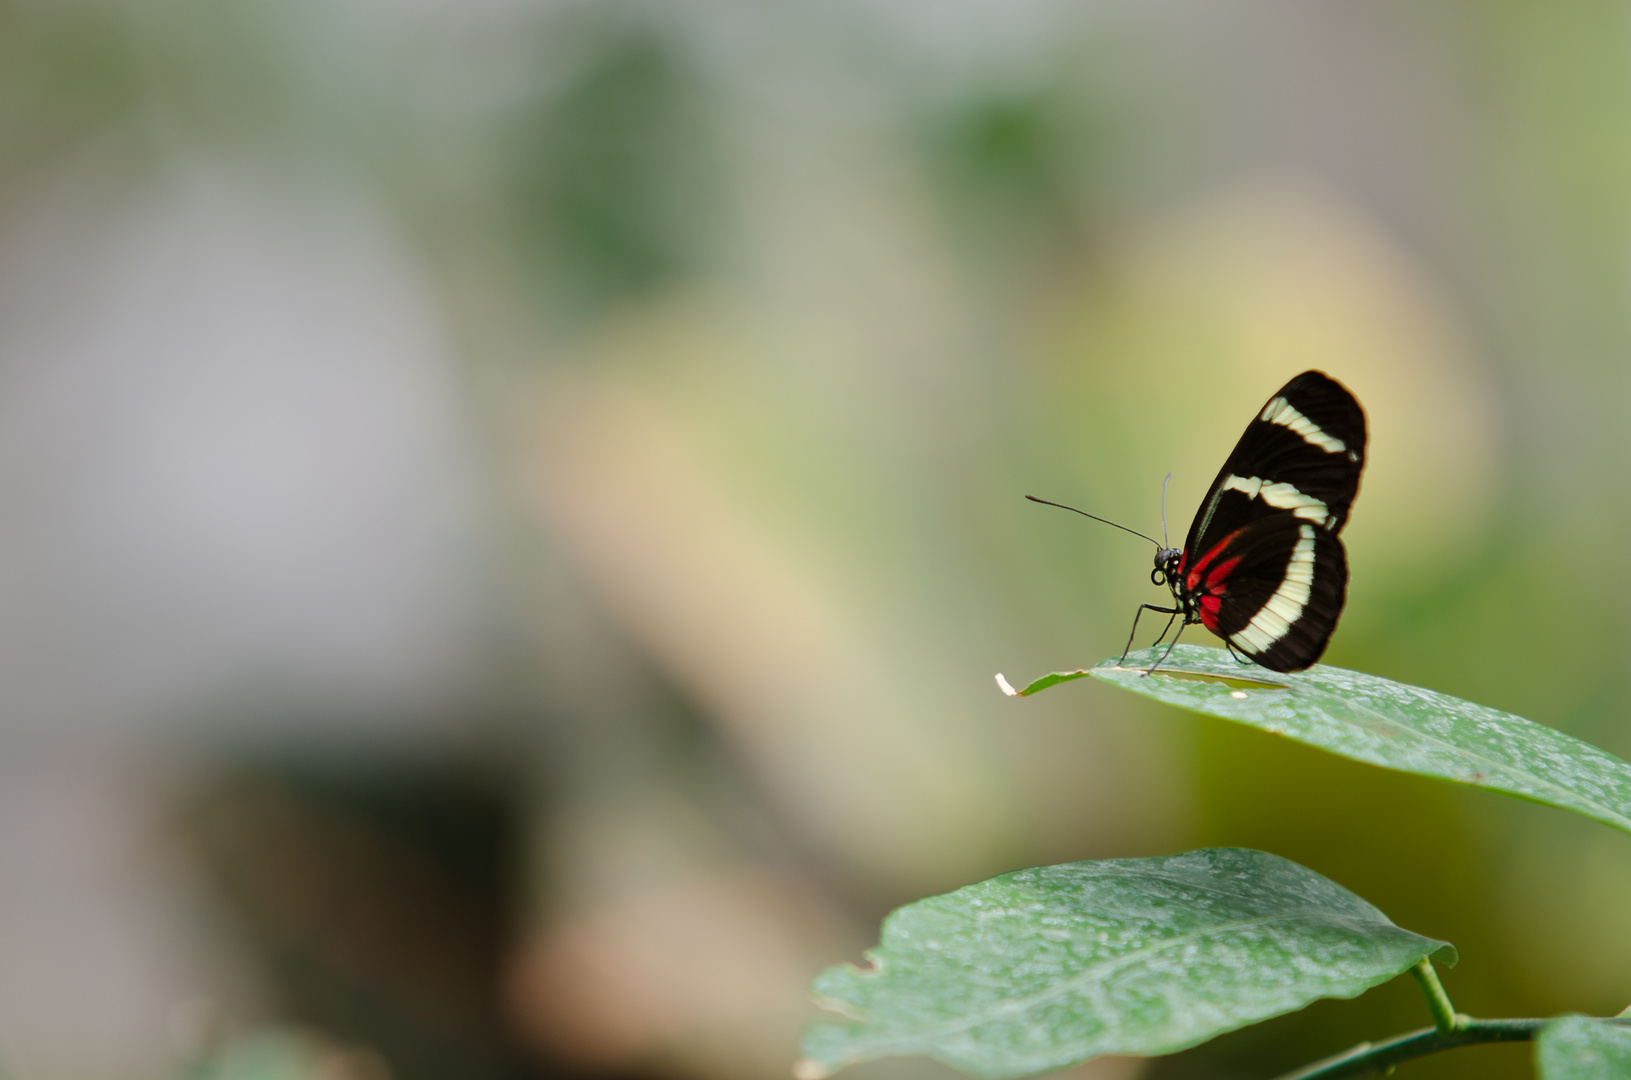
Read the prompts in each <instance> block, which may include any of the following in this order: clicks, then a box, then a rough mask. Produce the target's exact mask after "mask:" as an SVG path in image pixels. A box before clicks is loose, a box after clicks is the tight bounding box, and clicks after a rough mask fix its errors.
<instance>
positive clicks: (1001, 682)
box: [997, 671, 1020, 697]
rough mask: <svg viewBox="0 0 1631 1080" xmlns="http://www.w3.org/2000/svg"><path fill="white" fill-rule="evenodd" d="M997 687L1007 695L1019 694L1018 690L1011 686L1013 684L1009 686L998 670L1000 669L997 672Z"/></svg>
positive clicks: (1016, 695)
mask: <svg viewBox="0 0 1631 1080" xmlns="http://www.w3.org/2000/svg"><path fill="white" fill-rule="evenodd" d="M997 689H999V690H1001V691H1002V692H1003V693H1005V694H1007V695H1008V696H1009V697H1019V696H1020V695H1019V691H1018V690H1015V689H1014V688H1013V686H1011V685H1010V684H1009V682H1008V680H1007V679H1005V678H1003V676H1002V672H1000V671H999V672H997Z"/></svg>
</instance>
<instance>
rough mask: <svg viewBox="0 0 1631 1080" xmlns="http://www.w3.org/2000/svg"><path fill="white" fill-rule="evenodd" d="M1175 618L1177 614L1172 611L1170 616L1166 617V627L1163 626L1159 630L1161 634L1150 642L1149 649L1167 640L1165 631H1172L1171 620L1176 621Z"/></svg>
mask: <svg viewBox="0 0 1631 1080" xmlns="http://www.w3.org/2000/svg"><path fill="white" fill-rule="evenodd" d="M1177 617H1178V612H1176V611H1174V612H1173V613H1172V614H1171V615H1168V616H1167V625H1165V626H1163V627H1162V628H1161V632H1160V633H1159V634H1157V635H1155V640H1154V641H1152V642H1150V648H1152V649H1153V648H1155V647H1156V646H1157V645H1159V644H1161V643H1162V642H1163V641H1165V640H1167V631H1168V630H1171V629H1172V620H1174V619H1176V618H1177Z"/></svg>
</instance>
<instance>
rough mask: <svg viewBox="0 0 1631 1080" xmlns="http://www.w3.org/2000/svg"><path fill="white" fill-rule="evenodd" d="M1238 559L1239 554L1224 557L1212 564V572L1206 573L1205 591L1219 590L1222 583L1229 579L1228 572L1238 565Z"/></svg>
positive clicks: (1239, 557)
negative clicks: (1228, 557) (1221, 560)
mask: <svg viewBox="0 0 1631 1080" xmlns="http://www.w3.org/2000/svg"><path fill="white" fill-rule="evenodd" d="M1240 559H1241V556H1239V555H1236V556H1235V557H1234V558H1232V559H1225V560H1224V561H1223V562H1220V563H1218V564H1217V565H1216V566H1214V567H1213V568H1212V572H1211V573H1209V574H1207V575H1206V591H1207V592H1219V591H1221V589H1222V586H1223V583H1224V582H1225V581H1227V580H1228V579H1229V574H1230V572H1231V571H1233V570H1234V568H1235V567H1237V566H1239V565H1240Z"/></svg>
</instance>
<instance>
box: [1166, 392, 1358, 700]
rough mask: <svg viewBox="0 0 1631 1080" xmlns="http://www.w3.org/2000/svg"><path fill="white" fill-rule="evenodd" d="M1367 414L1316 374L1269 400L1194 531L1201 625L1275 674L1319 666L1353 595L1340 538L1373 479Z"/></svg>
mask: <svg viewBox="0 0 1631 1080" xmlns="http://www.w3.org/2000/svg"><path fill="white" fill-rule="evenodd" d="M1365 442H1366V430H1365V412H1364V410H1363V409H1361V408H1360V407H1359V402H1358V401H1356V400H1355V399H1354V396H1353V395H1352V394H1350V393H1349V392H1348V391H1347V389H1346V388H1344V387H1343V386H1342V384H1341V383H1339V382H1337V381H1336V380H1335V379H1332V378H1331V377H1330V376H1328V375H1325V374H1324V373H1323V372H1319V371H1305V372H1303V373H1302V374H1301V375H1298V376H1297V377H1296V378H1295V379H1292V380H1291V381H1290V382H1288V383H1286V384H1285V386H1283V387H1281V388H1280V390H1279V391H1278V392H1276V393H1275V394H1274V396H1273V397H1271V398H1269V400H1268V402H1267V403H1265V404H1264V406H1263V408H1262V409H1260V410H1258V414H1257V416H1255V417H1254V418H1253V419H1252V422H1251V423H1250V424H1248V425H1247V426H1246V431H1245V433H1244V434H1243V435H1241V437H1240V441H1239V442H1238V443H1236V444H1235V448H1234V451H1233V452H1232V453H1230V455H1229V457H1228V459H1227V460H1226V461H1225V462H1224V463H1223V468H1222V469H1220V470H1218V475H1217V479H1216V480H1214V481H1213V482H1212V487H1211V489H1210V490H1208V491H1207V494H1206V499H1205V500H1204V501H1203V502H1202V503H1201V509H1200V512H1199V513H1197V514H1196V515H1195V520H1194V521H1193V522H1192V523H1191V524H1190V526H1189V536H1188V538H1187V539H1186V540H1185V542H1184V555H1183V561H1182V563H1181V564H1180V568H1179V577H1180V581H1179V587H1180V589H1181V591H1183V592H1185V593H1188V594H1190V595H1191V596H1192V597H1193V598H1194V599H1195V600H1196V601H1197V602H1198V604H1199V613H1200V618H1201V622H1202V623H1203V624H1204V625H1205V626H1206V628H1207V629H1209V630H1211V631H1212V632H1213V633H1215V634H1217V635H1218V636H1219V637H1222V638H1224V639H1225V640H1227V641H1228V642H1229V643H1230V644H1231V645H1233V646H1234V647H1235V648H1236V649H1237V650H1239V651H1240V652H1242V653H1244V654H1245V655H1246V656H1248V657H1250V658H1251V659H1252V660H1254V661H1256V662H1257V663H1259V664H1262V665H1263V666H1264V667H1266V668H1270V669H1272V670H1275V671H1297V670H1300V669H1302V668H1305V667H1308V666H1309V665H1310V664H1312V663H1314V661H1316V660H1318V659H1319V657H1320V654H1321V653H1323V652H1324V651H1325V644H1326V642H1327V641H1329V640H1330V638H1331V632H1332V631H1333V630H1335V629H1336V623H1337V617H1338V616H1339V615H1340V614H1341V613H1342V604H1343V601H1344V599H1346V596H1347V591H1348V559H1347V554H1346V552H1344V551H1343V549H1342V542H1341V541H1340V540H1338V539H1337V534H1338V533H1339V532H1341V531H1342V527H1343V526H1344V525H1346V524H1347V523H1348V512H1349V510H1350V509H1351V508H1352V507H1353V501H1354V496H1355V495H1357V494H1358V492H1359V474H1360V472H1361V471H1362V470H1363V469H1364V467H1365Z"/></svg>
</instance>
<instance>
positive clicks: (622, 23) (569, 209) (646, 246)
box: [514, 4, 720, 320]
mask: <svg viewBox="0 0 1631 1080" xmlns="http://www.w3.org/2000/svg"><path fill="white" fill-rule="evenodd" d="M559 23H560V25H557V26H552V27H551V33H550V35H549V36H548V38H547V40H548V42H549V46H548V47H547V48H546V49H545V50H544V51H543V55H542V56H541V57H540V60H539V63H540V64H541V65H542V66H543V67H544V68H545V70H546V71H548V72H549V73H550V74H551V75H554V74H555V71H556V70H564V72H565V75H564V77H558V81H557V79H550V80H548V83H549V85H550V87H551V88H550V89H549V90H547V91H546V92H545V93H544V94H543V95H542V97H541V100H539V101H538V102H537V103H536V104H535V105H534V106H533V108H532V110H531V111H530V114H529V115H527V116H526V117H525V118H524V119H523V121H522V122H521V123H520V124H519V125H518V126H517V130H516V132H515V135H514V138H515V139H516V142H517V144H518V146H519V155H518V158H517V168H516V185H517V214H518V219H519V221H518V224H519V226H520V228H519V232H520V239H521V242H522V244H523V245H524V246H525V248H526V254H527V255H528V257H529V258H530V259H531V260H532V261H533V262H534V263H535V265H536V267H537V270H538V272H539V274H540V277H541V280H542V283H543V288H544V299H545V303H546V305H547V306H548V307H549V308H550V309H552V311H553V312H554V313H555V314H558V315H561V316H562V317H564V318H567V319H569V320H582V319H588V318H592V317H593V316H595V315H596V314H598V313H599V312H601V311H602V310H603V309H605V308H606V307H608V306H612V305H615V304H617V303H619V302H622V301H629V300H636V299H639V298H641V297H644V296H648V295H650V294H651V293H653V292H655V291H657V290H659V289H661V288H662V287H664V286H666V285H670V284H673V283H675V282H677V281H679V280H681V279H682V278H684V277H685V276H686V275H687V274H688V273H690V272H692V271H694V270H696V269H697V268H698V267H699V266H700V264H701V263H702V262H703V261H704V257H705V254H706V251H707V248H708V247H709V239H708V238H709V236H710V234H711V231H712V230H711V228H710V226H712V225H714V224H716V223H717V221H716V219H717V218H718V214H717V212H716V211H717V209H718V207H719V195H720V192H719V189H718V183H717V180H718V177H719V173H720V169H719V167H718V163H717V161H716V159H715V156H714V153H713V150H714V146H713V140H712V138H711V132H710V130H709V125H708V123H707V120H706V117H707V116H708V115H709V113H710V110H709V108H708V107H707V102H706V100H705V95H704V93H703V89H702V85H701V83H700V82H699V80H698V78H697V76H696V74H695V72H694V71H693V69H692V66H691V65H690V64H689V63H688V62H687V58H686V56H685V55H684V51H683V50H682V48H681V47H680V43H679V42H678V41H677V40H676V38H675V37H674V35H673V34H671V33H667V32H665V28H664V26H663V25H662V24H661V23H660V22H659V21H658V18H657V16H656V14H655V13H654V12H647V11H645V10H643V9H640V8H635V7H631V6H628V5H611V6H609V7H605V6H602V5H598V4H597V5H592V6H587V7H584V8H580V9H577V10H573V11H569V12H567V13H566V14H565V15H563V16H561V17H560V20H559Z"/></svg>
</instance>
